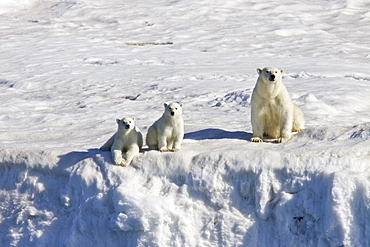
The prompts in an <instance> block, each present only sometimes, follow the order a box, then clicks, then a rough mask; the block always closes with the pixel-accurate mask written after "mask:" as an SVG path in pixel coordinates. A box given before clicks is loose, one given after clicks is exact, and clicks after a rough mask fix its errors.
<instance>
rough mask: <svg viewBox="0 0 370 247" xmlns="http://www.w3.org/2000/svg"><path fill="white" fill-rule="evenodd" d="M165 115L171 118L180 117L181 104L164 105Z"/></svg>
mask: <svg viewBox="0 0 370 247" xmlns="http://www.w3.org/2000/svg"><path fill="white" fill-rule="evenodd" d="M164 108H165V110H164V111H165V114H166V115H168V116H171V117H174V116H180V115H182V104H178V103H171V104H166V103H165V104H164Z"/></svg>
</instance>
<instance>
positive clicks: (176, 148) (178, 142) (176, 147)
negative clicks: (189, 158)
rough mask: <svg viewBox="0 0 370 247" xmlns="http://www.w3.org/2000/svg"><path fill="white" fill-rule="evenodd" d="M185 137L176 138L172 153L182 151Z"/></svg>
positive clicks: (178, 136)
mask: <svg viewBox="0 0 370 247" xmlns="http://www.w3.org/2000/svg"><path fill="white" fill-rule="evenodd" d="M183 137H184V135H183V134H180V135H177V136H176V137H175V139H174V141H173V146H172V149H171V151H172V152H177V151H180V149H181V143H182V139H183Z"/></svg>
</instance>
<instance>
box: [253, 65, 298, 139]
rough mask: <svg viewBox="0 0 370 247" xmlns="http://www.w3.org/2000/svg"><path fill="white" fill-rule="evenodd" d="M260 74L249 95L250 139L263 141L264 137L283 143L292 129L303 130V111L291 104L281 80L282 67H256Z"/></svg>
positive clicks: (289, 135) (288, 137)
mask: <svg viewBox="0 0 370 247" xmlns="http://www.w3.org/2000/svg"><path fill="white" fill-rule="evenodd" d="M257 72H258V74H259V77H258V79H257V83H256V86H255V88H254V90H253V94H252V101H251V104H252V116H251V119H252V127H253V137H252V140H251V141H252V142H262V141H263V136H264V135H267V136H269V137H270V138H274V139H277V142H282V141H285V140H288V139H290V138H291V132H292V131H293V132H299V131H301V130H303V129H304V124H305V121H304V115H303V112H302V110H301V109H300V108H299V107H298V106H297V105H296V104H294V103H292V101H291V99H290V96H289V94H288V91H287V89H286V87H285V85H284V84H283V83H282V73H283V72H284V70H279V69H276V68H264V69H257Z"/></svg>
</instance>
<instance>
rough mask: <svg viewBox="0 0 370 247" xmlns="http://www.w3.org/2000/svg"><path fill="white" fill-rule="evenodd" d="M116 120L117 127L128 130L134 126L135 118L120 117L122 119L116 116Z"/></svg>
mask: <svg viewBox="0 0 370 247" xmlns="http://www.w3.org/2000/svg"><path fill="white" fill-rule="evenodd" d="M116 121H117V124H118V128H119V129H122V130H125V131H128V130H132V129H133V128H135V118H129V117H127V118H122V119H118V118H117V119H116Z"/></svg>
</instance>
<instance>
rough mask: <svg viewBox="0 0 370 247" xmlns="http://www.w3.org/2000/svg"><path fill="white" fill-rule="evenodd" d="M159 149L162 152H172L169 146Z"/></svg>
mask: <svg viewBox="0 0 370 247" xmlns="http://www.w3.org/2000/svg"><path fill="white" fill-rule="evenodd" d="M159 151H161V152H171V150H170V149H168V148H161V149H159Z"/></svg>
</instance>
